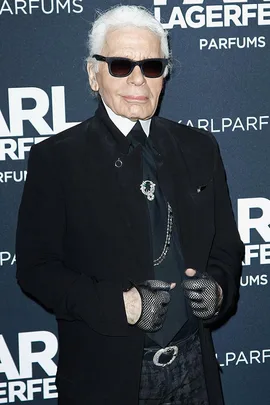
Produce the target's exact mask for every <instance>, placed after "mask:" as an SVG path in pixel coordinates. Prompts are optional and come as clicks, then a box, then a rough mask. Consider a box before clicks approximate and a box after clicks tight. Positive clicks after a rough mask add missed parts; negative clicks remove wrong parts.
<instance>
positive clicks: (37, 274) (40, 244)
mask: <svg viewBox="0 0 270 405" xmlns="http://www.w3.org/2000/svg"><path fill="white" fill-rule="evenodd" d="M48 145H49V146H48ZM53 146H54V144H52V143H49V142H47V141H44V142H42V143H40V144H38V145H34V146H33V147H32V148H31V151H30V155H29V160H28V174H27V179H26V183H25V187H24V191H23V196H22V201H21V205H20V209H19V215H18V226H17V234H16V261H17V279H18V282H19V285H20V286H21V288H22V289H23V290H24V291H25V292H26V293H28V294H29V295H30V296H32V297H34V298H35V299H36V300H37V301H39V302H40V303H41V304H42V305H43V306H44V307H45V308H47V309H49V310H51V311H52V312H54V313H55V315H56V317H57V318H58V319H65V320H67V321H73V320H81V321H84V322H86V323H87V324H88V325H89V327H91V328H93V329H94V330H96V331H97V332H98V333H101V334H108V335H112V336H121V335H122V336H125V335H127V334H128V331H129V328H130V326H129V325H128V323H127V318H126V313H125V308H124V302H123V289H124V288H123V286H122V285H121V283H120V282H119V283H117V282H115V283H114V282H112V281H106V280H104V281H100V282H98V281H96V280H95V279H92V278H90V277H88V276H86V275H84V274H82V273H80V272H78V271H76V269H70V268H68V266H67V265H66V264H65V257H64V243H65V232H66V224H67V221H66V212H65V199H64V194H63V187H62V185H61V181H60V178H61V176H60V173H59V172H60V170H59V168H57V163H56V162H57V159H55V158H54V147H53Z"/></svg>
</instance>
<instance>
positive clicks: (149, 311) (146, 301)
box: [135, 280, 171, 332]
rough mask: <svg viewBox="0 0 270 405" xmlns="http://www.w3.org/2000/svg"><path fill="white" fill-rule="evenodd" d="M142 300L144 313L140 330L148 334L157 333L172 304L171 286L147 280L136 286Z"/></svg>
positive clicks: (139, 323) (137, 324) (158, 281)
mask: <svg viewBox="0 0 270 405" xmlns="http://www.w3.org/2000/svg"><path fill="white" fill-rule="evenodd" d="M135 287H136V288H137V290H138V291H139V293H140V296H141V299H142V312H141V316H140V318H139V320H138V322H137V323H136V324H135V325H136V326H138V328H140V329H142V330H144V331H146V332H156V331H158V330H159V329H161V328H162V325H163V322H164V320H165V317H166V313H167V310H168V304H169V302H170V299H171V296H170V293H169V291H170V288H171V285H170V284H169V283H166V282H165V281H160V280H147V281H145V282H143V283H141V284H139V285H135Z"/></svg>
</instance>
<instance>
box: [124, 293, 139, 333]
mask: <svg viewBox="0 0 270 405" xmlns="http://www.w3.org/2000/svg"><path fill="white" fill-rule="evenodd" d="M123 298H124V305H125V310H126V316H127V321H128V323H129V324H130V325H134V324H135V323H136V322H138V320H139V318H140V316H141V313H142V300H141V296H140V293H139V291H138V290H137V288H135V287H133V288H131V289H130V290H128V291H126V292H124V293H123Z"/></svg>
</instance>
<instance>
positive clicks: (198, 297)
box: [185, 291, 202, 302]
mask: <svg viewBox="0 0 270 405" xmlns="http://www.w3.org/2000/svg"><path fill="white" fill-rule="evenodd" d="M185 296H186V297H187V298H189V299H190V300H194V301H197V302H201V301H202V294H200V293H198V292H196V291H185Z"/></svg>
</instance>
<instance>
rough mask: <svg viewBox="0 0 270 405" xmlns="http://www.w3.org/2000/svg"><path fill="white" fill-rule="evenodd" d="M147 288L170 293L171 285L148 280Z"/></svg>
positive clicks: (160, 281)
mask: <svg viewBox="0 0 270 405" xmlns="http://www.w3.org/2000/svg"><path fill="white" fill-rule="evenodd" d="M145 283H146V286H147V287H148V288H150V289H151V290H156V291H159V290H164V291H170V289H171V285H170V284H169V283H167V282H166V281H162V280H147V281H146V282H145Z"/></svg>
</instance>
